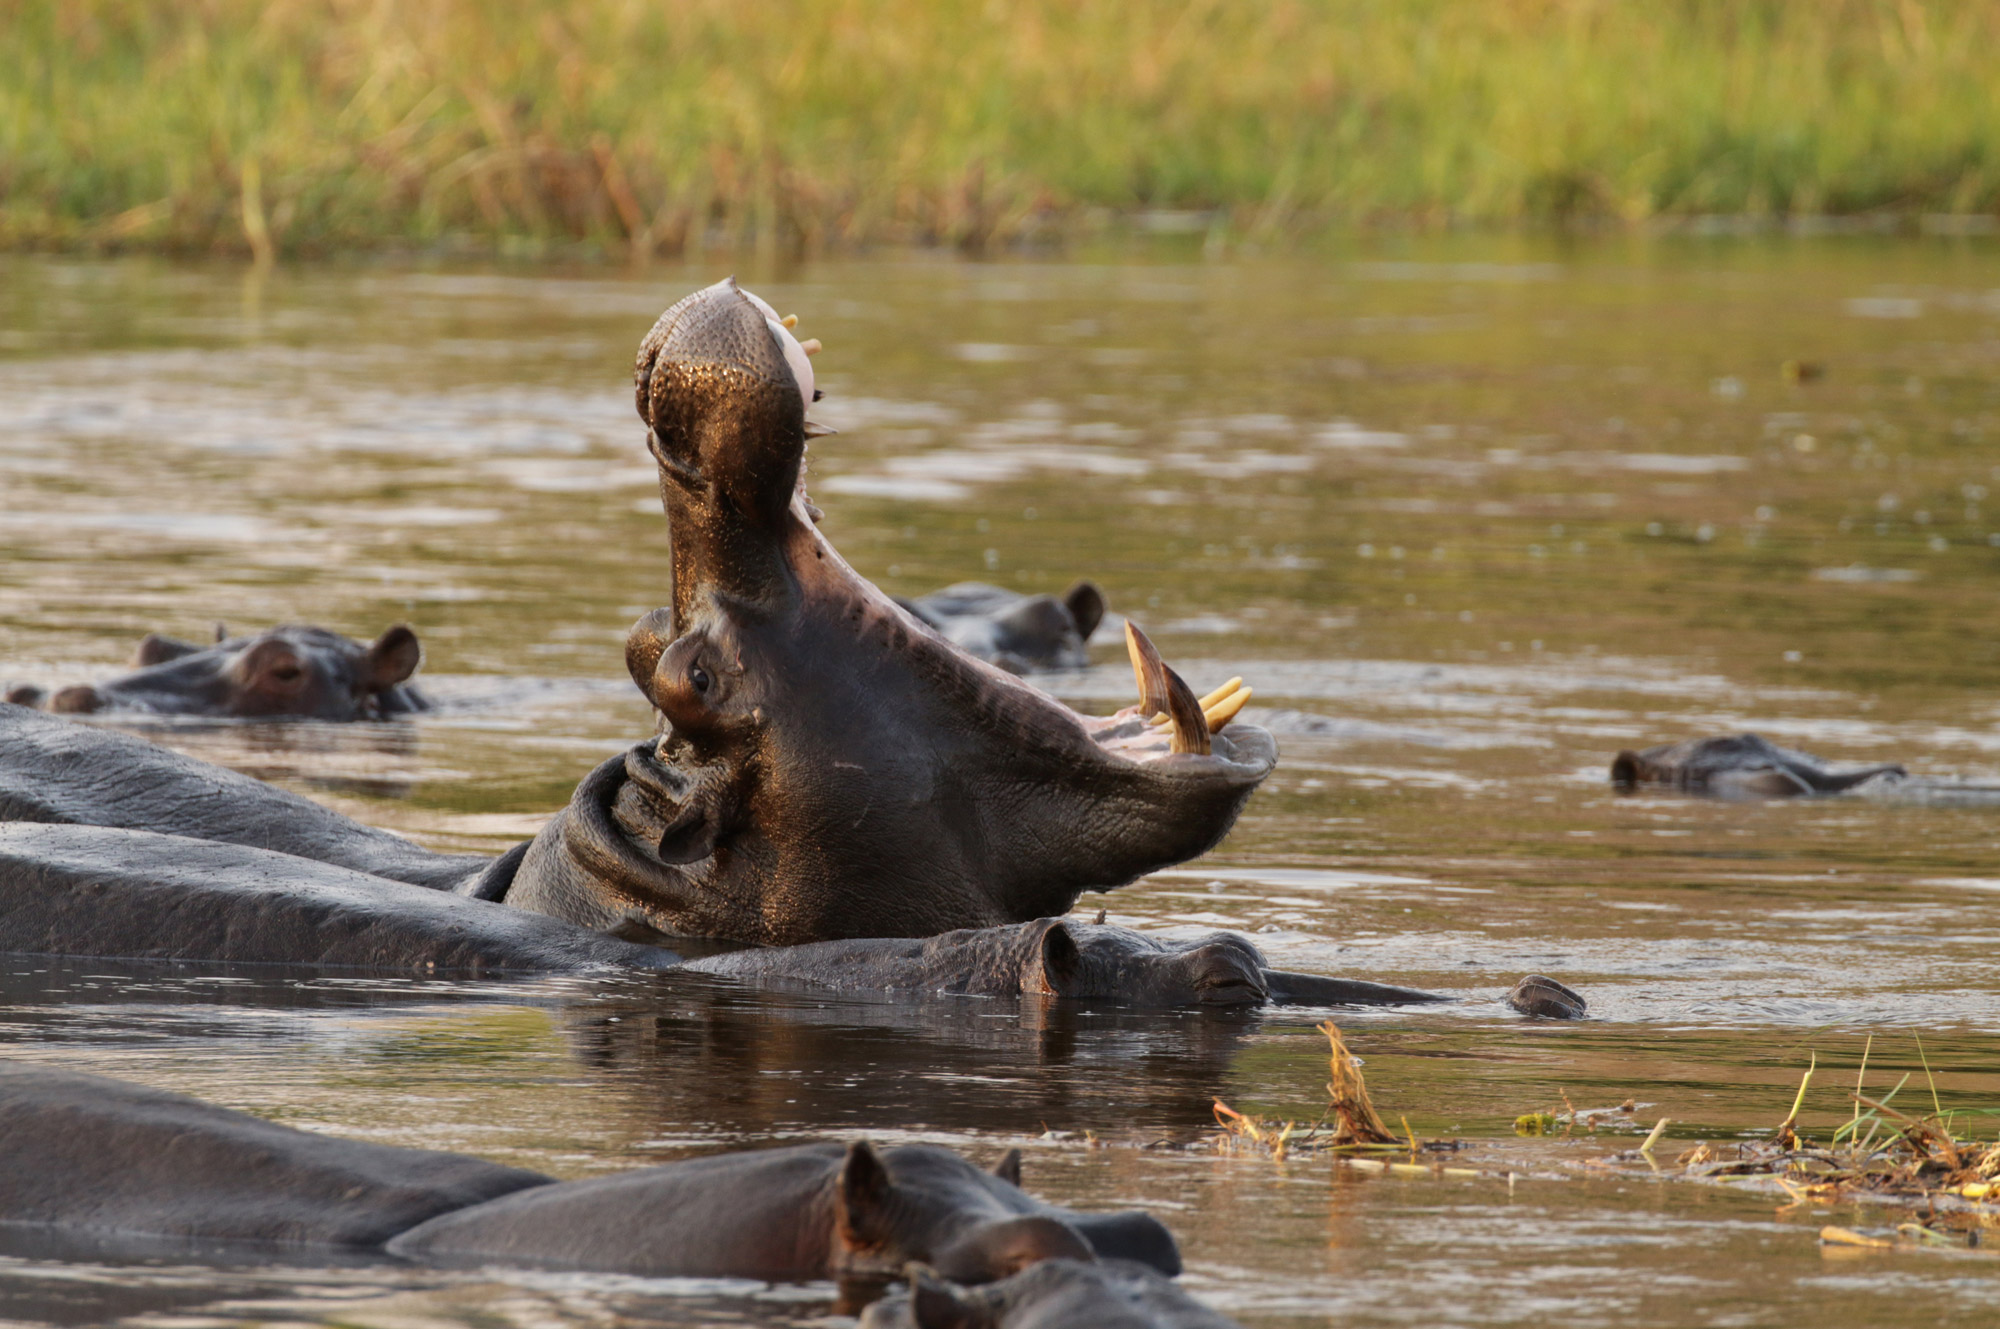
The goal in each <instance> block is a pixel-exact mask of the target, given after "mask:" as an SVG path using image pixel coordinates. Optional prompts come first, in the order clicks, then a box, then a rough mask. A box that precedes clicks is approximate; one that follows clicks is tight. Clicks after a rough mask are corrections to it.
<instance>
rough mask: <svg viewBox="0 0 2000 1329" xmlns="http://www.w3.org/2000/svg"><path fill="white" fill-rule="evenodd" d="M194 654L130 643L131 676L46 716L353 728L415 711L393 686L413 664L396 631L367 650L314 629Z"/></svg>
mask: <svg viewBox="0 0 2000 1329" xmlns="http://www.w3.org/2000/svg"><path fill="white" fill-rule="evenodd" d="M218 636H220V637H221V639H220V640H218V641H217V642H216V643H215V644H214V645H213V646H206V647H204V646H197V645H195V644H194V643H193V642H186V641H179V640H176V639H175V638H172V637H164V636H161V635H160V634H158V633H149V634H148V635H147V636H146V638H145V639H144V640H143V641H141V642H140V643H139V653H138V658H137V660H136V661H135V663H136V664H138V665H139V668H137V669H135V670H134V671H133V672H131V673H129V674H124V675H121V676H119V677H118V678H114V679H112V680H110V681H109V682H106V683H99V684H96V685H89V684H85V685H81V686H78V687H69V688H63V689H62V690H60V691H59V692H57V693H56V694H55V695H54V696H53V697H52V698H50V699H49V709H50V710H53V711H60V712H66V713H70V714H92V713H97V712H119V711H124V712H140V713H144V714H150V715H201V716H213V717H219V718H238V719H275V718H281V717H282V718H290V719H303V720H359V719H373V718H376V717H379V716H382V715H390V714H397V713H400V712H404V711H410V710H414V709H417V708H418V707H419V706H420V705H421V703H420V702H418V701H417V700H416V699H415V697H414V695H413V694H412V693H410V692H409V690H408V689H406V688H404V687H403V686H402V685H403V683H404V682H405V681H406V680H407V679H408V678H409V677H410V675H411V674H413V673H415V672H416V669H417V665H418V663H419V662H420V661H421V660H422V658H423V652H422V648H421V647H420V646H419V645H418V643H417V634H416V633H414V632H412V631H410V629H408V628H407V627H403V626H401V625H398V626H396V627H392V628H390V629H389V630H388V631H387V632H384V633H383V634H382V635H381V636H380V637H378V638H377V639H376V640H375V641H374V642H373V643H372V644H370V643H364V642H358V641H355V640H353V639H352V638H349V637H344V636H342V635H341V634H340V633H338V632H330V631H328V630H327V629H325V628H317V627H297V626H288V627H276V628H272V629H270V630H269V631H268V632H260V633H258V634H257V635H256V636H254V637H227V636H221V634H220V633H218Z"/></svg>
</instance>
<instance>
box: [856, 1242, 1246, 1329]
mask: <svg viewBox="0 0 2000 1329" xmlns="http://www.w3.org/2000/svg"><path fill="white" fill-rule="evenodd" d="M908 1277H909V1280H910V1287H909V1291H907V1292H901V1293H897V1294H895V1295H892V1296H888V1297H884V1298H883V1299H882V1300H881V1301H878V1302H876V1303H875V1304H874V1305H873V1306H870V1307H869V1308H868V1309H867V1311H866V1312H864V1313H863V1315H862V1316H861V1329H1084V1326H1088V1327H1089V1329H1241V1326H1239V1325H1238V1324H1237V1323H1236V1321H1234V1320H1232V1319H1229V1318H1228V1317H1227V1316H1225V1315H1223V1314H1221V1313H1220V1312H1217V1311H1213V1310H1210V1309H1209V1308H1208V1307H1206V1306H1204V1305H1202V1304H1201V1303H1200V1302H1198V1301H1196V1300H1195V1299H1194V1298H1193V1297H1190V1296H1189V1295H1188V1294H1187V1293H1185V1292H1183V1291H1181V1290H1180V1288H1178V1287H1176V1286H1175V1285H1174V1284H1173V1282H1171V1281H1170V1280H1168V1279H1165V1278H1162V1277H1161V1276H1160V1275H1159V1274H1157V1273H1155V1272H1154V1271H1153V1270H1151V1269H1148V1268H1146V1267H1145V1266H1144V1265H1141V1264H1135V1263H1133V1262H1131V1261H1129V1260H1104V1261H1099V1262H1095V1263H1091V1264H1082V1263H1079V1262H1077V1261H1075V1260H1060V1259H1056V1260H1044V1261H1042V1262H1041V1263H1039V1264H1035V1265H1032V1266H1030V1267H1029V1268H1027V1269H1023V1270H1022V1271H1021V1272H1020V1273H1018V1274H1015V1275H1014V1276H1013V1277H1011V1278H1008V1279H1006V1280H1004V1281H1002V1282H998V1283H993V1284H991V1285H989V1286H986V1287H976V1288H966V1287H959V1286H957V1285H955V1284H953V1283H951V1282H949V1281H947V1280H946V1279H943V1278H940V1277H939V1276H938V1271H937V1270H934V1269H930V1268H927V1267H924V1266H921V1265H913V1266H912V1267H911V1268H910V1270H909V1272H908Z"/></svg>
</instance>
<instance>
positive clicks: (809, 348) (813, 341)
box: [799, 337, 820, 355]
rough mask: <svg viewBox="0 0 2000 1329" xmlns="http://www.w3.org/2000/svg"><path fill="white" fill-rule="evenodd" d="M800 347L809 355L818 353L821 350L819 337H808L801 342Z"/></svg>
mask: <svg viewBox="0 0 2000 1329" xmlns="http://www.w3.org/2000/svg"><path fill="white" fill-rule="evenodd" d="M799 349H800V350H802V351H804V352H805V353H806V354H807V355H818V354H819V351H820V346H819V338H817V337H808V338H806V339H805V340H804V341H802V342H800V343H799Z"/></svg>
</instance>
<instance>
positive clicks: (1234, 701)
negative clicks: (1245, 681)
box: [1201, 688, 1254, 734]
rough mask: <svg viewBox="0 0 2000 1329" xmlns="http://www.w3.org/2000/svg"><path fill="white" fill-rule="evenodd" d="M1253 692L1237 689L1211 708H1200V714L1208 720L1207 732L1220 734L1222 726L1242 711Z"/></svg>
mask: <svg viewBox="0 0 2000 1329" xmlns="http://www.w3.org/2000/svg"><path fill="white" fill-rule="evenodd" d="M1253 691H1254V689H1252V688H1238V689H1237V690H1236V691H1234V692H1232V693H1230V694H1229V695H1228V696H1226V697H1224V698H1223V699H1222V700H1221V701H1219V702H1216V703H1215V704H1214V705H1213V706H1204V707H1202V708H1201V710H1202V714H1203V716H1205V717H1206V718H1207V720H1208V732H1209V733H1211V734H1219V733H1221V732H1222V726H1224V725H1226V724H1228V723H1229V722H1230V721H1231V720H1234V719H1235V718H1236V713H1237V712H1238V711H1240V710H1242V709H1243V707H1244V704H1245V703H1246V702H1248V701H1249V700H1250V694H1251V693H1252V692H1253Z"/></svg>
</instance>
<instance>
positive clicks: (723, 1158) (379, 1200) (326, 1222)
mask: <svg viewBox="0 0 2000 1329" xmlns="http://www.w3.org/2000/svg"><path fill="white" fill-rule="evenodd" d="M1019 1180H1020V1155H1019V1154H1018V1153H1010V1154H1008V1155H1007V1156H1006V1157H1005V1158H1003V1159H1002V1160H1001V1161H1000V1164H999V1165H998V1166H997V1167H996V1168H995V1169H994V1170H992V1171H990V1172H989V1171H986V1170H984V1169H981V1168H978V1167H976V1166H974V1165H973V1164H972V1163H970V1162H968V1161H967V1160H965V1159H964V1158H962V1157H961V1156H959V1155H958V1154H956V1153H953V1152H952V1151H951V1150H949V1149H942V1148H939V1147H937V1146H934V1145H900V1146H896V1147H894V1148H889V1149H883V1150H879V1151H878V1150H876V1149H875V1148H873V1147H872V1146H870V1145H869V1144H867V1143H866V1142H865V1141H856V1142H854V1143H851V1144H847V1145H840V1144H805V1145H794V1146H791V1147H787V1148H778V1149H765V1150H757V1151H752V1152H748V1153H734V1154H719V1155H715V1156H712V1157H707V1158H697V1159H692V1160H689V1161H686V1162H680V1163H667V1164H664V1165H661V1166H658V1167H650V1168H640V1169H638V1170H636V1171H631V1172H623V1173H617V1174H614V1175H612V1176H606V1177H593V1178H590V1179H588V1180H585V1181H571V1182H557V1181H555V1180H554V1179H552V1178H550V1177H546V1176H542V1175H541V1174H539V1173H535V1172H529V1171H525V1170H523V1169H521V1168H513V1167H504V1166H501V1165H499V1164H496V1163H488V1162H485V1161H484V1160H482V1159H477V1158H470V1157H466V1156H464V1155H459V1154H448V1153H438V1152H435V1151H432V1150H428V1149H404V1148H397V1147H393V1146H389V1145H381V1144H370V1143H366V1142H363V1141H359V1140H343V1139H339V1138H336V1137H332V1136H326V1135H319V1134H310V1133H307V1132H304V1131H298V1130H293V1129H291V1128H290V1127H287V1126H280V1125H277V1124H275V1123H273V1122H267V1121H262V1120H259V1119H258V1118H255V1117H251V1116H247V1115H245V1114H243V1113H240V1112H232V1111H229V1110H228V1109H226V1108H220V1107H216V1106H215V1105H213V1104H210V1103H204V1102H201V1101H199V1100H197V1099H192V1098H186V1097H183V1096H182V1095H179V1094H172V1093H166V1092H162V1091H160V1090H156V1089H149V1088H146V1087H143V1086H140V1085H135V1084H129V1083H126V1082H123V1081H119V1080H109V1079H103V1078H101V1077H98V1076H94V1075H83V1074H78V1073H75V1072H71V1071H63V1070H57V1069H53V1068H48V1067H41V1066H34V1065H27V1064H21V1063H11V1064H0V1227H4V1226H13V1227H19V1228H33V1229H40V1230H43V1231H46V1232H50V1233H57V1234H65V1235H69V1236H73V1237H83V1238H106V1237H114V1238H115V1237H125V1238H140V1237H150V1238H166V1239H173V1240H181V1241H194V1242H200V1243H203V1244H204V1245H208V1244H213V1243H218V1242H227V1243H236V1242H247V1243H264V1244H282V1245H286V1246H291V1247H322V1248H347V1249H362V1250H370V1249H373V1250H378V1251H382V1250H386V1251H387V1252H388V1253H390V1254H394V1255H399V1256H402V1257H404V1258H406V1259H415V1260H423V1261H428V1262H432V1263H462V1262H467V1261H477V1262H479V1263H482V1264H495V1263H505V1264H514V1265H530V1266H540V1267H545V1268H563V1269H590V1270H601V1271H607V1272H615V1273H628V1274H639V1275H649V1276H656V1277H667V1276H689V1277H710V1278H760V1279H767V1280H772V1281H778V1280H787V1281H792V1280H798V1281H803V1280H809V1279H820V1278H842V1279H845V1278H862V1279H870V1278H873V1279H887V1278H889V1277H893V1276H895V1275H896V1274H898V1273H900V1272H901V1271H902V1269H903V1267H904V1265H905V1263H906V1262H908V1261H911V1260H920V1261H923V1262H924V1263H926V1264H928V1265H931V1266H933V1267H935V1268H936V1269H937V1270H938V1271H939V1272H940V1273H942V1274H944V1275H945V1276H946V1277H949V1278H952V1279H954V1280H956V1281H958V1282H962V1283H983V1282H988V1281H991V1280H993V1279H997V1278H1005V1277H1007V1276H1008V1275H1010V1274H1013V1273H1016V1272H1018V1271H1019V1270H1021V1269H1023V1268H1026V1267H1027V1266H1028V1265H1030V1264H1032V1263H1034V1262H1035V1261H1037V1260H1041V1259H1046V1258H1050V1257H1061V1258H1065V1259H1071V1260H1081V1261H1090V1260H1093V1259H1095V1258H1097V1257H1099V1256H1103V1257H1108V1258H1117V1259H1123V1260H1136V1261H1139V1262H1141V1263H1143V1264H1144V1265H1146V1266H1147V1267H1149V1268H1151V1269H1156V1270H1158V1271H1160V1272H1162V1273H1166V1274H1176V1273H1179V1272H1180V1253H1179V1249H1178V1248H1177V1247H1176V1245H1175V1243H1174V1239H1173V1235H1172V1234H1171V1233H1170V1232H1168V1231H1167V1229H1166V1228H1165V1227H1164V1226H1162V1225H1161V1224H1160V1222H1159V1221H1158V1220H1157V1219H1155V1218H1153V1217H1151V1216H1150V1215H1148V1214H1142V1213H1132V1212H1128V1213H1111V1214H1085V1213H1078V1212H1076V1211H1074V1210H1069V1209H1062V1208H1058V1207H1056V1206H1054V1205H1050V1204H1045V1203H1043V1202H1042V1201H1040V1200H1037V1199H1035V1198H1034V1197H1033V1196H1031V1195H1029V1194H1028V1193H1027V1192H1025V1191H1023V1190H1022V1189H1021V1188H1020V1186H1019V1184H1018V1183H1019Z"/></svg>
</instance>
